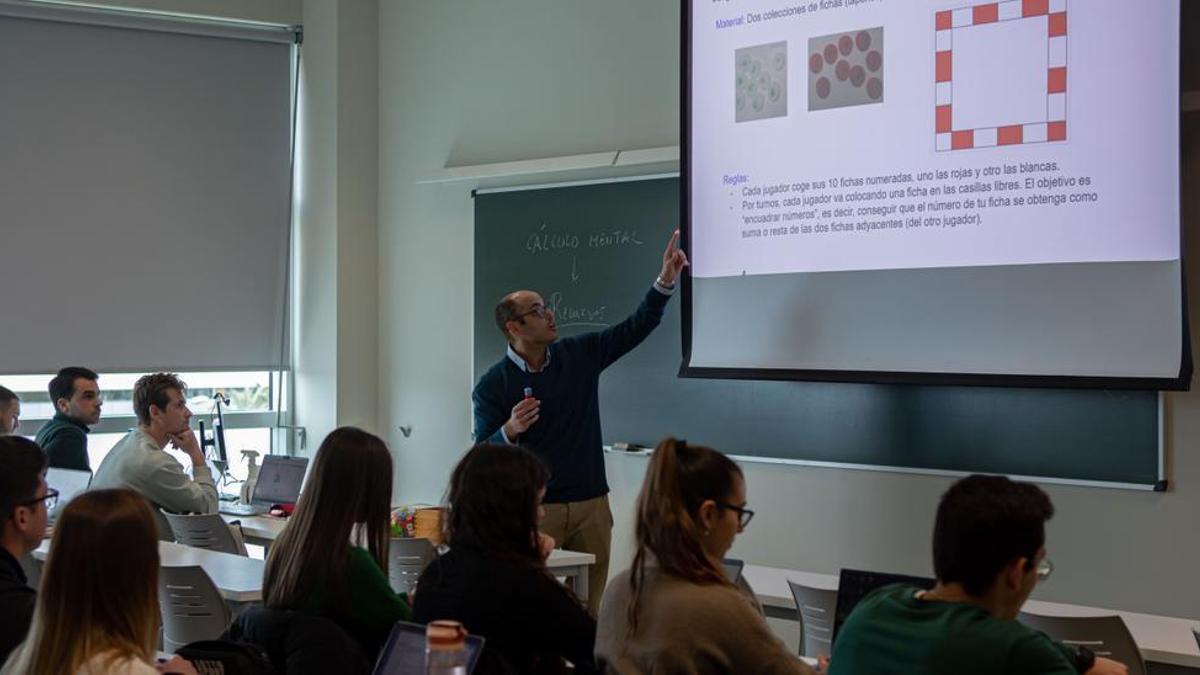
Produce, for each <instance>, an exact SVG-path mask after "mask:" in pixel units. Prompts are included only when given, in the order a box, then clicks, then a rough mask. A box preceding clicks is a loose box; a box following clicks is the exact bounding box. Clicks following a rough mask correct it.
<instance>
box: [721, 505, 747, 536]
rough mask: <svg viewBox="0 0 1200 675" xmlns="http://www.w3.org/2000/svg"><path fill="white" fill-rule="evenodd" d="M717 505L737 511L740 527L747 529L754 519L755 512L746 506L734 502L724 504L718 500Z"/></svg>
mask: <svg viewBox="0 0 1200 675" xmlns="http://www.w3.org/2000/svg"><path fill="white" fill-rule="evenodd" d="M717 506H720V507H721V508H723V509H729V510H730V511H736V512H737V514H738V527H740V528H742V529H745V528H746V526H747V525H749V524H750V521H751V520H753V519H754V512H753V511H751V510H750V509H748V508H746V507H744V506H734V505H733V504H723V503H721V502H717Z"/></svg>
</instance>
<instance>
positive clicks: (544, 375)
mask: <svg viewBox="0 0 1200 675" xmlns="http://www.w3.org/2000/svg"><path fill="white" fill-rule="evenodd" d="M678 243H679V232H678V231H676V232H675V233H674V234H673V235H672V237H671V240H670V242H668V243H667V249H666V251H664V252H663V262H662V270H661V271H660V272H659V275H658V279H656V280H655V282H654V287H653V288H651V289H649V290H648V291H646V296H645V297H644V298H643V299H642V304H641V305H640V306H639V307H638V308H637V311H635V312H634V313H633V315H632V316H630V317H629V318H627V319H625V320H624V321H622V322H621V323H618V324H616V325H613V326H611V327H609V328H606V329H605V330H602V331H597V332H592V333H584V334H582V335H575V336H572V337H568V338H563V339H561V340H559V339H558V324H557V323H555V316H554V311H553V310H552V309H551V308H550V306H549V305H547V303H546V300H545V299H544V298H543V297H542V296H541V295H538V294H537V293H535V292H533V291H514V292H512V293H509V294H508V295H506V296H504V298H503V299H501V300H500V303H499V304H498V305H496V326H497V327H498V328H499V329H500V332H501V333H502V334H503V335H504V339H505V340H507V342H508V349H507V354H506V355H505V357H504V358H502V359H500V361H499V362H498V363H496V365H494V366H492V367H491V368H490V369H488V371H487V372H486V373H484V374H483V376H482V377H481V378H479V383H478V384H476V385H475V390H474V392H473V393H472V394H471V400H472V402H473V404H474V417H475V442H476V443H497V444H504V443H507V444H512V445H521V446H523V447H526V448H528V449H530V450H532V451H533V452H534V453H535V454H537V455H538V456H539V457H541V458H542V460H544V461H545V462H546V463H547V464H548V465H549V466H550V475H551V478H550V484H549V486H548V487H547V488H546V518H545V520H544V521H543V522H542V530H543V531H544V532H545V533H546V534H548V535H550V536H551V537H554V539H556V540H557V541H558V543H559V544H560V545H561V546H562V547H563V548H566V549H570V550H573V551H584V552H587V553H591V554H592V555H594V556H596V564H594V565H592V567H591V569H590V571H589V574H588V584H589V587H590V588H591V590H592V594H591V596H590V597H591V600H590V602H589V603H588V605H589V610H590V611H591V612H592V614H593V615H594V614H595V613H596V611H597V609H598V607H599V598H600V594H601V592H602V591H603V590H604V584H605V581H606V580H607V579H608V555H609V550H610V547H611V540H612V511H611V510H609V507H608V481H607V479H606V477H605V473H604V449H603V447H602V446H601V443H600V393H599V390H598V389H597V386H598V383H599V380H600V373H601V372H602V371H603V370H604V369H605V368H607V367H609V366H610V365H612V364H613V362H615V361H616V360H617V359H619V358H621V357H622V356H624V355H625V354H626V353H628V352H629V351H631V350H632V349H633V348H634V347H637V346H638V345H639V344H641V342H642V340H645V339H646V337H647V336H648V335H650V333H651V332H652V331H653V330H654V329H655V328H656V327H657V326H658V324H659V322H660V321H662V316H663V310H664V309H665V308H666V306H667V301H668V300H669V299H670V297H671V295H672V294H673V293H674V292H675V284H676V281H677V280H678V278H679V275H680V273H681V272H682V271H683V268H684V267H686V266H687V264H688V262H687V256H686V255H684V253H683V251H681V250H679V247H678Z"/></svg>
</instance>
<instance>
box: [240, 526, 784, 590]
mask: <svg viewBox="0 0 1200 675" xmlns="http://www.w3.org/2000/svg"><path fill="white" fill-rule="evenodd" d="M221 517H222V518H224V519H225V520H226V522H232V521H234V520H238V521H241V523H242V532H244V533H245V534H246V536H247V537H249V538H251V539H258V540H261V541H274V540H275V538H276V537H278V536H279V533H280V532H282V531H283V527H284V525H287V519H286V518H275V517H274V516H231V515H228V514H221ZM595 563H596V556H594V555H592V554H591V553H581V552H578V551H563V550H559V549H555V550H554V551H551V552H550V557H549V558H548V559H547V560H546V566H547V567H549V568H550V569H551V570H554V569H557V568H563V567H578V566H581V565H594V564H595ZM784 590H787V584H786V583H785V584H784Z"/></svg>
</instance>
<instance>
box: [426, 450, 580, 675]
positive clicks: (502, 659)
mask: <svg viewBox="0 0 1200 675" xmlns="http://www.w3.org/2000/svg"><path fill="white" fill-rule="evenodd" d="M549 478H550V472H549V470H548V469H547V468H546V465H545V464H543V463H542V461H541V460H540V459H538V457H537V456H536V455H534V454H533V453H532V452H530V451H528V450H525V449H524V448H518V447H515V446H512V445H489V444H480V445H476V446H475V447H474V448H471V450H470V451H468V452H467V454H466V456H464V457H463V458H462V460H460V461H459V463H458V466H456V467H455V468H454V472H453V474H451V476H450V490H449V494H448V497H447V501H448V502H449V504H448V506H449V511H448V513H447V520H446V522H445V523H444V530H445V543H446V544H447V545H448V546H449V547H450V551H449V552H448V553H446V554H445V555H443V556H441V557H440V558H438V559H437V560H435V561H433V562H432V563H431V564H430V565H429V567H428V568H426V569H425V572H424V573H423V574H422V575H421V578H420V580H419V581H418V582H417V592H416V597H415V598H414V599H413V614H414V618H415V619H416V620H417V621H419V622H421V623H428V622H430V621H435V620H438V619H452V620H455V621H461V622H462V624H463V626H465V627H466V629H467V631H468V632H470V633H475V634H478V635H482V636H483V637H484V638H486V644H485V647H484V652H485V654H484V658H485V659H486V662H481V664H480V671H479V672H482V673H497V672H510V670H511V672H518V673H526V674H535V673H561V672H565V671H564V665H563V659H564V658H565V659H567V660H569V661H570V662H571V663H573V664H574V665H575V672H576V673H592V672H595V665H594V663H593V661H592V648H593V645H594V644H595V640H596V622H595V620H594V619H593V618H592V617H591V615H589V614H588V612H587V608H586V607H584V606H583V604H582V603H580V602H579V600H578V598H576V597H575V595H574V594H573V593H571V591H570V590H569V589H567V587H566V586H563V585H562V584H560V583H559V582H558V581H557V580H556V579H555V578H554V577H553V576H551V574H550V572H549V571H548V570H547V568H546V556H548V555H549V554H550V551H551V549H553V548H554V541H553V540H552V539H550V538H549V537H545V536H542V535H539V533H538V521H539V520H540V518H541V515H542V513H543V510H542V506H541V502H542V497H543V496H544V495H545V494H546V483H547V481H548V480H549Z"/></svg>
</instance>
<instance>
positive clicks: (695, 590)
mask: <svg viewBox="0 0 1200 675" xmlns="http://www.w3.org/2000/svg"><path fill="white" fill-rule="evenodd" d="M631 596H632V593H631V591H630V588H629V571H628V570H626V571H624V572H622V573H620V574H619V575H617V576H616V578H614V579H613V580H612V581H610V582H609V584H608V587H607V589H606V590H605V591H604V599H603V600H602V602H601V605H600V619H599V626H598V628H597V631H596V657H597V659H603V661H604V662H605V663H606V664H607V665H608V667H609V669H610V672H616V673H619V674H620V675H635V674H642V673H647V674H648V673H656V674H658V673H661V674H667V673H670V674H671V675H675V674H678V675H718V674H726V673H729V674H733V673H737V674H739V675H741V674H745V673H756V674H762V675H771V674H774V673H802V674H803V675H813V669H812V668H810V667H809V666H808V665H806V664H805V663H804V662H803V661H801V660H800V658H799V657H798V656H796V655H795V654H792V653H790V652H788V649H787V647H786V646H784V644H783V642H782V641H781V640H780V639H779V638H778V637H776V636H775V635H774V634H773V633H772V632H771V629H770V628H768V627H767V622H766V619H764V618H763V616H762V614H761V613H760V611H759V609H758V606H757V604H756V603H755V601H754V598H753V597H751V596H749V595H747V594H746V593H744V592H743V591H741V590H738V589H736V588H733V587H731V586H717V585H706V586H701V585H698V584H694V583H691V582H689V581H685V580H683V579H680V578H678V577H673V576H670V575H667V574H664V573H662V572H660V571H659V570H658V569H657V568H653V567H647V568H646V583H645V586H644V587H643V588H642V594H641V602H640V611H639V613H638V630H637V633H636V634H635V635H633V636H632V637H629V636H628V635H627V632H628V631H627V628H628V626H629V623H628V620H627V616H628V614H627V612H628V609H629V601H630V598H631Z"/></svg>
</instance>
